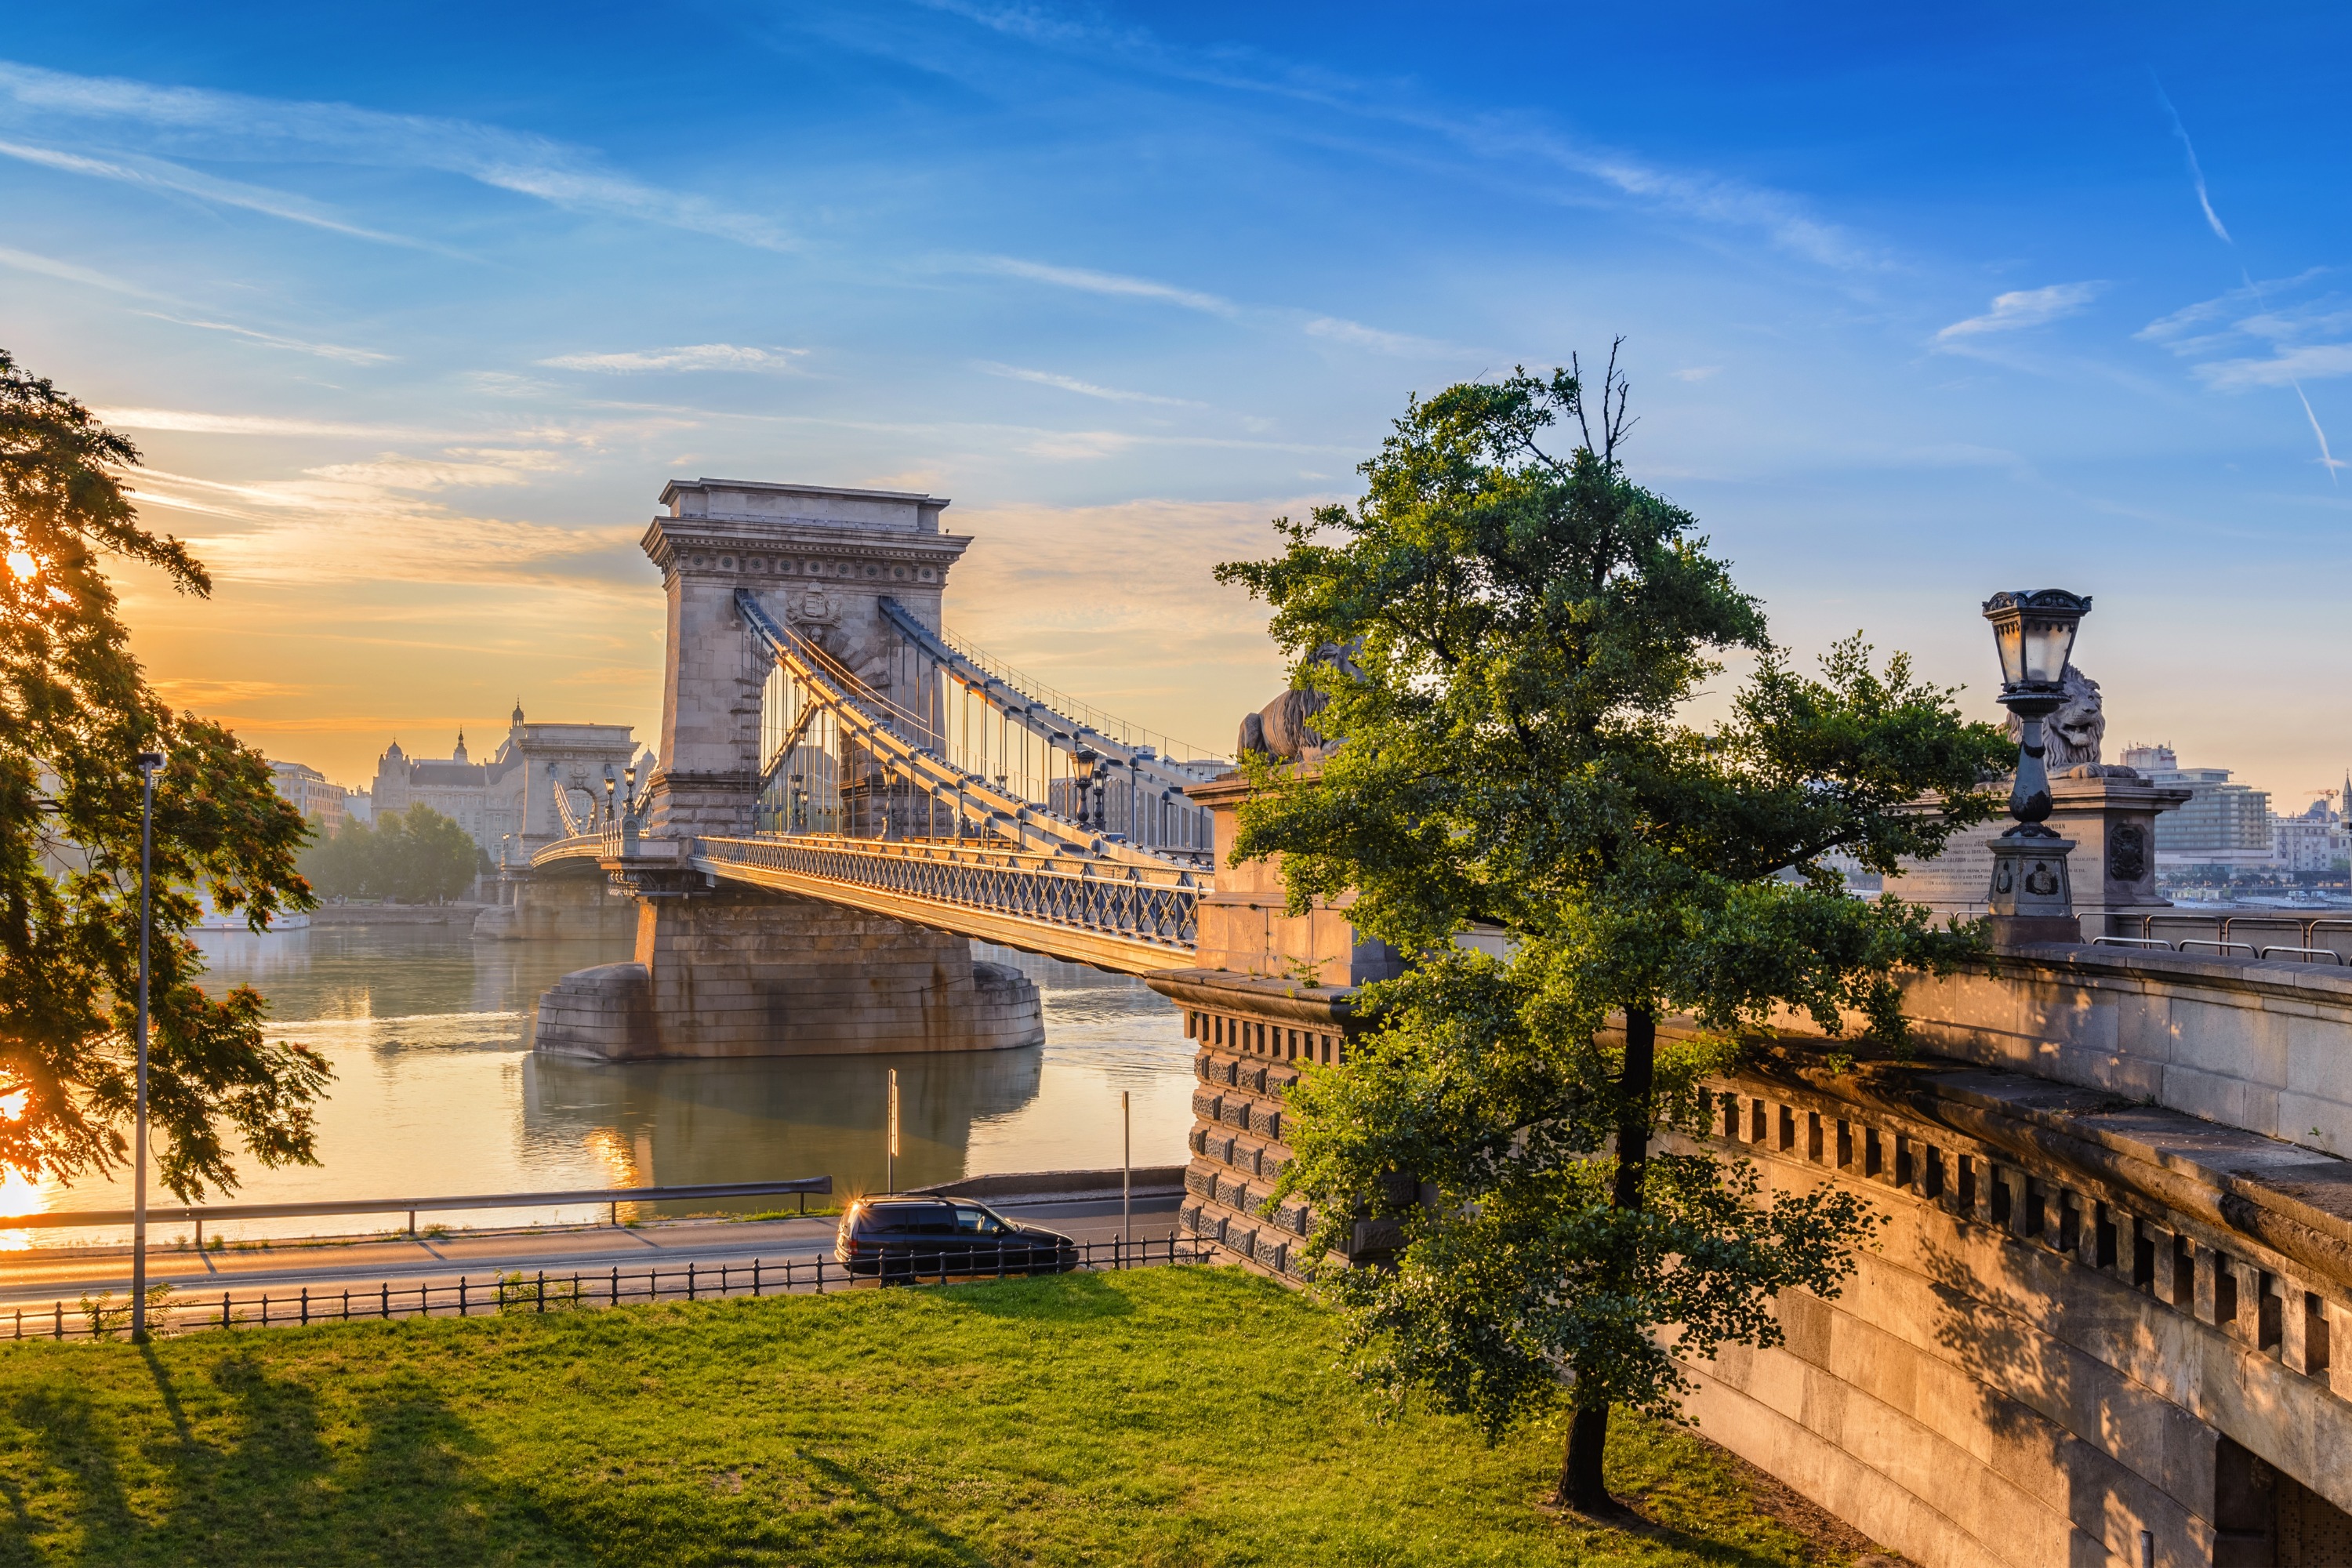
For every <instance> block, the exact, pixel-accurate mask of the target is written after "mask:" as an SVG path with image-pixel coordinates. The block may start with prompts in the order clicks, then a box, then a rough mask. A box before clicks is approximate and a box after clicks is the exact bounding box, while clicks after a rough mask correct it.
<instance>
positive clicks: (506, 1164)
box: [0, 926, 1192, 1247]
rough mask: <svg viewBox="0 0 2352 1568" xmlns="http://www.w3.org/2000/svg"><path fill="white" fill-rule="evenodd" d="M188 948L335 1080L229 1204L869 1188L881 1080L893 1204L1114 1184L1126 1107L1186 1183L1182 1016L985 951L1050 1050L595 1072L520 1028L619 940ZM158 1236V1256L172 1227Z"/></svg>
mask: <svg viewBox="0 0 2352 1568" xmlns="http://www.w3.org/2000/svg"><path fill="white" fill-rule="evenodd" d="M198 940H199V941H200V942H201V943H202V945H203V947H204V950H205V957H206V960H207V962H208V963H210V965H211V967H212V978H213V980H214V981H215V982H217V983H221V984H229V983H238V982H242V983H246V984H252V985H253V986H255V987H256V988H257V989H258V990H260V991H261V992H262V993H264V994H266V995H268V997H269V999H270V1003H271V1013H272V1023H271V1028H270V1032H271V1034H272V1035H273V1037H278V1038H284V1039H291V1040H299V1041H300V1042H302V1043H303V1044H306V1045H309V1046H310V1047H313V1048H315V1049H317V1050H318V1051H319V1052H320V1053H321V1054H322V1055H323V1056H325V1057H326V1058H327V1059H328V1061H329V1062H330V1063H331V1065H332V1067H333V1068H334V1071H335V1079H334V1082H333V1084H332V1085H331V1089H330V1094H331V1098H330V1099H329V1100H328V1101H327V1102H326V1103H325V1104H324V1105H322V1106H321V1107H320V1114H319V1152H320V1159H321V1161H322V1163H321V1164H320V1165H319V1166H317V1167H304V1168H298V1169H294V1170H287V1171H262V1170H259V1169H257V1168H255V1167H254V1166H253V1165H252V1163H251V1162H250V1160H249V1159H247V1158H242V1157H240V1158H239V1160H238V1163H239V1165H240V1168H241V1170H242V1171H243V1173H244V1175H245V1177H246V1182H245V1185H244V1186H243V1187H242V1188H241V1189H240V1190H239V1191H237V1192H236V1193H235V1194H230V1199H231V1201H235V1200H244V1201H250V1202H265V1201H293V1200H299V1199H307V1198H353V1197H379V1196H394V1195H402V1194H420V1195H421V1194H457V1193H480V1192H510V1191H525V1190H531V1189H544V1188H551V1187H584V1186H604V1185H626V1184H651V1183H660V1184H688V1183H703V1182H736V1181H754V1180H764V1179H779V1178H789V1177H796V1176H805V1175H830V1176H832V1177H833V1178H834V1180H835V1185H836V1188H837V1189H838V1190H850V1191H868V1190H878V1189H879V1188H880V1187H881V1185H882V1184H883V1172H884V1151H883V1136H884V1133H883V1124H884V1121H885V1111H884V1106H885V1100H886V1089H885V1084H886V1081H887V1070H888V1069H889V1068H893V1067H895V1068H898V1075H899V1086H900V1103H901V1129H902V1131H901V1139H900V1148H901V1153H900V1157H899V1161H898V1182H899V1184H900V1185H901V1186H914V1185H921V1184H926V1183H930V1182H940V1181H950V1180H953V1179H955V1178H956V1177H958V1176H962V1175H967V1174H976V1173H990V1172H999V1171H1019V1170H1062V1169H1070V1168H1074V1167H1100V1166H1106V1165H1116V1164H1118V1160H1119V1139H1120V1128H1119V1112H1118V1097H1119V1092H1120V1091H1121V1090H1122V1089H1124V1090H1127V1091H1129V1093H1130V1095H1131V1096H1132V1099H1133V1101H1134V1152H1135V1161H1136V1163H1138V1164H1139V1165H1143V1164H1174V1163H1181V1160H1182V1158H1183V1153H1184V1148H1183V1145H1184V1133H1185V1131H1186V1129H1187V1128H1188V1127H1189V1126H1190V1124H1191V1120H1192V1112H1191V1089H1192V1079H1191V1051H1190V1047H1188V1046H1187V1045H1186V1043H1185V1041H1184V1038H1183V1026H1182V1023H1181V1018H1180V1017H1179V1016H1178V1015H1177V1013H1176V1012H1175V1011H1174V1009H1172V1008H1171V1007H1170V1006H1169V1005H1167V1004H1166V1003H1165V1002H1163V1001H1162V1000H1160V998H1159V997H1158V996H1156V995H1154V994H1152V993H1151V992H1150V991H1149V990H1148V989H1146V988H1145V987H1144V986H1143V985H1142V984H1139V983H1138V982H1135V981H1131V980H1128V979H1125V978H1123V977H1120V976H1116V975H1108V974H1101V973H1097V972H1095V971H1093V970H1088V969H1083V968H1079V967H1077V966H1076V965H1072V964H1065V963H1055V962H1053V961H1051V960H1046V959H1039V958H1034V957H1031V956H1029V955H1026V954H1019V953H1013V952H1005V951H1003V950H998V949H992V948H990V949H983V950H982V952H983V953H984V955H985V956H987V957H989V958H991V959H993V960H994V961H996V962H998V963H1013V964H1016V965H1018V966H1019V967H1020V968H1022V969H1023V970H1024V971H1025V972H1026V973H1029V974H1030V975H1031V977H1032V978H1034V980H1036V982H1037V983H1038V986H1039V989H1040V991H1041V992H1042V994H1043V996H1044V1002H1045V1044H1044V1045H1043V1046H1042V1047H1029V1048H1026V1049H1023V1050H1016V1051H992V1052H980V1053H970V1054H966V1053H955V1054H950V1055H940V1054H929V1053H924V1054H908V1055H901V1056H892V1057H866V1058H838V1057H831V1058H768V1059H756V1058H755V1059H735V1060H725V1061H710V1062H638V1063H625V1064H597V1063H590V1062H583V1061H579V1060H575V1059H572V1058H554V1057H540V1056H536V1055H533V1054H532V1053H530V1052H529V1051H526V1050H525V1049H523V1048H522V1037H523V1025H524V1021H525V1018H526V1016H527V1015H528V1014H529V1013H530V1011H531V1010H532V1009H533V1008H535V1007H536V1005H537V1003H538V998H539V995H540V994H541V992H542V991H544V990H545V989H546V988H547V987H548V986H549V985H550V984H552V983H553V982H554V981H555V979H556V978H557V977H558V976H560V975H562V974H563V973H567V972H569V971H571V970H574V969H581V968H585V967H587V966H588V965H591V964H596V963H614V962H615V961H617V960H620V959H624V958H625V957H627V956H628V947H627V943H626V942H610V941H606V942H597V941H587V942H501V943H496V944H490V943H485V944H483V945H481V946H479V947H477V946H476V945H475V944H474V943H473V942H472V941H471V940H470V938H469V937H468V935H467V933H466V931H464V930H463V929H462V928H442V927H405V928H404V927H337V926H313V927H311V928H310V929H309V930H307V931H279V932H272V933H270V934H268V935H264V936H254V935H251V934H249V933H246V932H209V933H205V934H204V935H202V936H201V937H200V938H199V939H198ZM239 1155H240V1156H242V1151H239ZM5 1199H6V1206H5V1209H0V1212H7V1213H24V1212H31V1211H36V1210H50V1209H79V1208H109V1207H115V1206H119V1205H128V1203H129V1202H130V1197H129V1183H128V1182H127V1181H124V1182H121V1183H106V1182H89V1181H86V1182H83V1183H80V1184H78V1185H77V1186H76V1187H75V1188H73V1189H72V1190H70V1191H66V1190H62V1189H58V1188H55V1187H42V1188H38V1189H36V1188H33V1187H31V1186H29V1185H23V1186H18V1187H16V1189H14V1190H12V1191H10V1192H8V1193H6V1194H5ZM216 1201H217V1200H216ZM741 1206H758V1205H741ZM498 1217H499V1216H497V1215H476V1216H471V1217H470V1218H467V1219H465V1220H464V1221H463V1223H475V1224H487V1223H492V1222H493V1221H494V1220H495V1219H496V1218H498ZM514 1217H519V1218H520V1217H528V1218H546V1217H549V1213H548V1211H534V1212H533V1213H532V1214H530V1215H518V1216H514ZM572 1217H583V1218H584V1217H589V1214H588V1211H583V1212H582V1213H581V1214H580V1215H576V1216H572ZM325 1223H327V1222H319V1221H312V1220H303V1219H292V1220H276V1221H257V1222H252V1223H251V1224H249V1225H248V1226H246V1227H244V1228H243V1229H242V1230H232V1231H230V1232H229V1234H230V1235H231V1236H232V1237H236V1236H256V1237H257V1236H295V1235H304V1234H310V1233H312V1232H314V1231H316V1230H318V1229H320V1228H321V1226H322V1224H325ZM332 1223H333V1224H334V1225H335V1226H351V1225H352V1224H354V1223H355V1224H356V1226H359V1227H362V1228H364V1227H367V1226H371V1225H373V1224H374V1223H375V1222H373V1221H368V1220H362V1221H359V1222H332ZM391 1223H393V1222H392V1220H391V1219H390V1218H389V1217H387V1219H386V1220H385V1221H384V1222H383V1224H385V1225H387V1226H388V1225H390V1224H391ZM211 1230H212V1227H209V1226H208V1227H207V1235H209V1234H211ZM154 1234H155V1235H156V1236H157V1237H159V1238H160V1240H161V1241H162V1243H163V1245H167V1246H168V1245H170V1244H171V1243H172V1240H173V1237H175V1236H176V1235H177V1234H178V1227H174V1226H168V1225H167V1226H159V1227H157V1228H156V1230H155V1231H154ZM122 1235H123V1233H122V1232H121V1231H104V1232H98V1233H91V1234H75V1233H69V1232H66V1231H61V1230H44V1231H40V1232H30V1231H18V1232H15V1233H10V1234H8V1235H6V1236H5V1237H0V1246H14V1247H22V1246H25V1245H27V1244H28V1243H30V1242H32V1241H33V1240H35V1239H37V1240H38V1242H39V1243H40V1244H41V1245H44V1246H57V1245H68V1244H72V1243H75V1242H84V1241H109V1240H120V1239H121V1238H122Z"/></svg>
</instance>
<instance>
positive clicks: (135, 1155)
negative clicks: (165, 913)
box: [131, 752, 163, 1345]
mask: <svg viewBox="0 0 2352 1568" xmlns="http://www.w3.org/2000/svg"><path fill="white" fill-rule="evenodd" d="M162 772H163V752H140V753H139V779H140V785H141V793H142V797H143V798H142V801H141V803H140V807H139V1024H138V1028H137V1030H136V1032H135V1035H134V1039H135V1042H136V1047H137V1051H138V1068H137V1077H138V1091H137V1097H136V1099H134V1100H133V1101H132V1103H131V1343H133V1344H141V1345H143V1344H145V1343H146V1342H147V943H148V933H149V931H151V930H152V928H153V925H154V920H153V908H154V884H155V775H156V774H157V773H162Z"/></svg>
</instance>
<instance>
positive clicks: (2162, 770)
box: [2123, 743, 2276, 868]
mask: <svg viewBox="0 0 2352 1568" xmlns="http://www.w3.org/2000/svg"><path fill="white" fill-rule="evenodd" d="M2123 760H2124V765H2125V766H2126V767H2128V768H2136V769H2137V770H2138V771H2139V773H2141V774H2142V775H2144V776H2145V777H2146V778H2147V780H2148V781H2149V782H2150V783H2153V784H2170V785H2174V786H2176V787H2180V788H2186V789H2187V790H2188V791H2189V799H2188V800H2187V801H2185V802H2184V803H2182V805H2180V806H2179V809H2177V810H2174V811H2168V812H2166V813H2165V814H2164V815H2163V816H2159V817H2158V818H2157V819H2156V861H2157V864H2158V866H2237V867H2261V868H2269V867H2271V866H2272V865H2273V862H2274V859H2275V855H2276V850H2275V844H2274V835H2273V828H2272V820H2271V796H2270V792H2269V791H2268V790H2261V789H2256V788H2254V787H2253V786H2252V784H2238V783H2235V782H2233V780H2232V779H2231V769H2229V768H2185V767H2182V766H2181V765H2180V761H2179V757H2178V756H2177V755H2176V754H2175V753H2174V752H2173V750H2172V747H2171V745H2170V744H2169V743H2164V744H2158V745H2153V746H2149V745H2134V746H2127V747H2126V748H2125V749H2124V756H2123Z"/></svg>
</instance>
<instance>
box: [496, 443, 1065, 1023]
mask: <svg viewBox="0 0 2352 1568" xmlns="http://www.w3.org/2000/svg"><path fill="white" fill-rule="evenodd" d="M661 504H662V506H663V508H664V509H665V510H664V511H663V512H662V513H661V514H660V515H657V516H656V518H655V519H654V521H653V523H652V525H651V526H650V527H649V528H648V529H647V530H646V534H645V538H644V540H643V541H642V543H643V546H644V549H645V552H646V555H647V556H648V557H650V558H651V559H652V561H653V563H654V564H655V565H656V566H657V567H659V568H660V570H661V574H662V584H663V587H664V589H665V590H666V592H667V595H668V600H669V626H668V639H667V643H668V646H667V659H666V662H665V667H664V668H665V673H664V685H663V690H662V718H661V731H660V736H659V743H658V747H657V752H658V757H659V761H658V764H657V765H656V768H655V771H654V774H653V778H652V781H651V784H650V789H649V793H648V799H647V802H646V812H645V816H644V822H643V826H642V829H641V833H640V836H639V838H638V840H637V842H636V844H635V847H634V853H631V854H626V855H624V856H622V857H621V858H617V859H614V860H610V861H607V862H606V863H605V868H606V869H607V871H608V872H610V873H611V874H612V875H613V876H614V878H615V879H617V880H619V881H621V882H622V883H624V884H625V886H627V887H628V888H629V889H631V891H632V892H633V893H634V894H635V900H636V954H635V959H634V961H632V962H630V963H617V964H608V965H605V966H603V967H601V968H597V969H589V970H582V971H580V972H578V973H573V974H569V975H566V976H565V977H564V978H563V979H562V981H561V982H559V983H558V984H556V985H555V987H554V988H553V989H552V990H551V991H549V992H548V994H546V995H545V996H544V997H543V998H541V1002H540V1007H539V1017H538V1023H537V1026H536V1030H535V1037H534V1043H535V1045H536V1047H537V1048H538V1049H540V1050H542V1051H555V1052H562V1053H565V1054H571V1055H578V1056H585V1057H593V1058H604V1059H608V1060H623V1059H630V1058H656V1057H751V1056H798V1055H838V1054H845V1053H853V1052H887V1051H940V1050H990V1049H997V1048H1003V1047H1016V1046H1026V1045H1034V1044H1036V1043H1038V1042H1039V1041H1041V1040H1042V1039H1043V1038H1044V1025H1043V1022H1042V1017H1041V1014H1040V1009H1039V1004H1038V997H1037V991H1036V987H1035V985H1034V983H1032V982H1031V981H1030V980H1029V979H1028V978H1027V977H1026V976H1024V975H1023V974H1021V973H1019V972H1018V971H1016V970H1013V969H1011V968H1009V967H1007V966H1004V965H1000V964H991V963H976V962H975V961H974V960H973V958H972V956H971V942H970V941H969V940H968V939H966V938H964V937H961V936H956V935H951V934H950V933H947V932H943V931H932V930H929V929H927V928H925V927H922V926H919V925H914V924H910V923H908V922H906V921H898V920H893V919H889V918H887V917H885V916H880V915H875V914H868V913H863V912H860V911H857V910H850V909H846V908H844V907H841V906H838V905H835V904H829V903H822V902H818V901H815V900H807V899H798V898H793V897H789V896H786V895H782V894H776V893H763V892H759V891H755V890H751V889H741V888H740V887H726V888H722V887H721V884H720V882H719V879H718V877H717V876H715V875H713V874H711V873H710V872H709V871H707V870H706V869H703V868H698V867H697V866H696V865H695V864H694V862H693V859H692V858H691V847H692V842H693V840H694V839H696V838H698V837H734V836H740V835H747V834H750V833H751V832H752V831H753V828H754V826H755V820H756V815H755V814H756V809H757V805H758V800H759V793H760V789H761V782H762V773H763V766H762V764H763V763H765V762H766V760H767V759H766V758H765V756H764V755H763V745H765V744H772V743H774V741H775V737H772V736H767V737H763V735H762V733H761V716H762V708H761V696H762V691H763V689H765V688H766V686H767V684H768V679H769V675H770V672H771V669H772V663H771V659H770V657H769V655H768V654H767V653H766V652H765V650H764V649H762V648H761V647H759V646H757V645H756V644H755V642H754V640H753V639H752V637H751V635H750V632H749V628H748V627H747V626H745V625H744V622H743V619H742V616H741V614H740V612H739V610H738V609H737V607H736V599H735V595H736V593H737V591H738V590H749V591H750V592H751V594H752V595H755V596H756V597H757V599H758V600H759V602H760V604H761V606H762V607H763V608H764V609H765V610H766V611H767V613H768V614H769V615H770V616H772V617H774V618H775V619H776V620H777V621H778V622H780V623H783V624H786V625H789V626H793V628H794V629H796V630H798V631H800V632H801V633H803V635H804V636H807V637H810V638H812V639H813V640H814V641H815V642H817V643H818V644H819V645H821V646H822V647H824V650H825V651H826V653H827V654H829V655H830V656H831V657H833V658H835V659H837V660H838V661H839V662H840V663H841V664H842V665H844V666H845V667H846V668H849V669H850V670H852V671H854V672H855V673H856V675H857V676H858V677H859V678H860V679H862V680H863V681H865V682H866V685H867V686H868V687H870V688H872V689H875V690H877V691H878V692H881V693H883V694H884V695H886V696H888V697H889V698H890V699H891V700H893V701H894V702H897V703H899V704H900V705H902V706H906V707H909V708H913V709H915V710H917V711H929V705H931V704H935V703H936V702H937V700H938V699H937V696H936V694H935V693H929V692H925V691H923V690H920V689H916V688H914V687H913V686H911V685H908V686H906V687H905V688H904V689H897V690H894V689H893V679H892V678H893V673H894V672H893V659H892V658H891V655H892V650H893V648H894V647H895V643H896V634H895V633H894V632H893V631H892V629H891V628H890V626H889V625H888V623H887V621H886V620H885V619H884V618H883V616H882V614H881V611H880V608H879V605H880V601H881V600H882V599H883V598H884V597H886V596H887V597H889V598H892V599H895V600H896V601H897V602H898V604H899V605H902V606H904V607H905V608H906V609H907V610H908V611H909V612H911V613H912V614H913V615H915V616H918V617H919V618H920V619H921V620H922V621H924V622H925V623H926V624H927V625H929V626H932V627H934V628H936V627H937V626H938V625H939V622H940V601H941V598H942V595H944V593H945V591H946V586H947V577H948V572H949V569H950V567H952V566H953V565H954V564H955V562H956V560H957V558H958V557H960V556H961V554H962V553H963V552H964V549H965V547H966V546H967V545H968V544H969V543H970V542H971V541H970V540H969V539H967V538H962V537H959V536H956V535H953V534H946V533H942V532H940V511H941V510H943V509H944V508H945V507H946V506H947V504H948V503H947V502H946V501H945V500H940V499H938V498H935V497H932V496H927V495H915V494H908V493H902V492H898V491H887V490H856V489H824V488H820V487H814V486H805V485H776V484H759V483H749V482H740V481H733V480H719V479H698V480H693V481H687V480H678V481H673V482H672V483H671V484H670V485H669V486H668V487H667V488H666V489H664V490H663V492H662V497H661Z"/></svg>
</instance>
